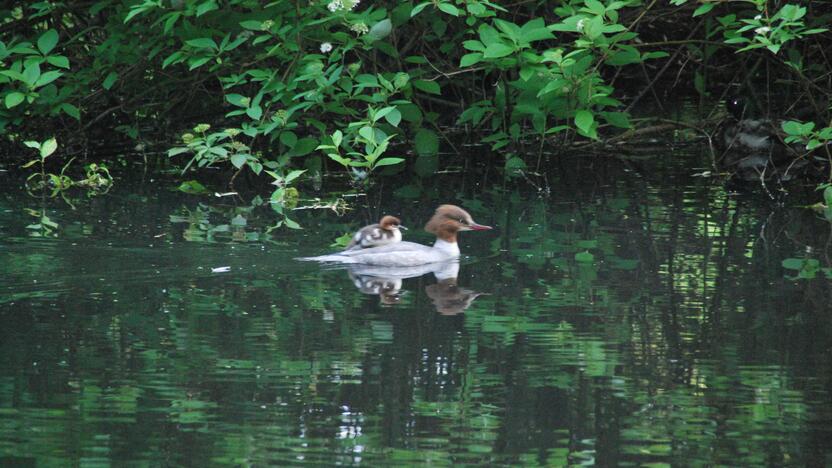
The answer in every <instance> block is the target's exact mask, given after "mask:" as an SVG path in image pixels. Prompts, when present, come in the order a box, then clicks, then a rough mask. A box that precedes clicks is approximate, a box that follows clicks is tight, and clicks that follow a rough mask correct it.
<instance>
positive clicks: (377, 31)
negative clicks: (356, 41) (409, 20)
mask: <svg viewBox="0 0 832 468" xmlns="http://www.w3.org/2000/svg"><path fill="white" fill-rule="evenodd" d="M392 31H393V23H392V22H391V21H390V19H389V18H385V19H383V20H381V21H379V22H378V23H376V24H374V25H373V27H372V28H370V31H369V32H368V33H367V36H369V37H370V38H371V39H373V40H376V41H378V40H380V39H384V38H385V37H387V36H389V35H390V33H391V32H392Z"/></svg>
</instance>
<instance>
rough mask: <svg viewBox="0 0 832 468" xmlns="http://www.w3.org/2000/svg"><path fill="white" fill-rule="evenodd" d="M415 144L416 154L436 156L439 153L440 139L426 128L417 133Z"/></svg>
mask: <svg viewBox="0 0 832 468" xmlns="http://www.w3.org/2000/svg"><path fill="white" fill-rule="evenodd" d="M414 144H415V146H416V152H417V153H418V154H420V155H431V154H436V153H437V152H438V151H439V137H438V136H436V133H434V132H433V131H432V130H428V129H426V128H422V129H420V130H419V131H418V132H416V137H415V138H414Z"/></svg>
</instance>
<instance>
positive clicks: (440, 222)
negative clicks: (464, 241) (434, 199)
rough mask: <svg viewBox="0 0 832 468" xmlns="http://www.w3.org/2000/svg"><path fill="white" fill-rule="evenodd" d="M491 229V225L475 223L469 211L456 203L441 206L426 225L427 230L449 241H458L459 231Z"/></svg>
mask: <svg viewBox="0 0 832 468" xmlns="http://www.w3.org/2000/svg"><path fill="white" fill-rule="evenodd" d="M489 229H491V226H484V225H482V224H477V223H475V222H474V220H473V218H471V215H470V214H468V212H467V211H465V210H463V209H462V208H460V207H458V206H456V205H442V206H440V207H439V208H437V209H436V212H435V213H434V214H433V217H432V218H430V221H428V223H427V224H426V225H425V231H427V232H429V233H431V234H434V235H435V236H436V237H438V238H440V239H442V240H444V241H448V242H456V233H457V232H459V231H487V230H489Z"/></svg>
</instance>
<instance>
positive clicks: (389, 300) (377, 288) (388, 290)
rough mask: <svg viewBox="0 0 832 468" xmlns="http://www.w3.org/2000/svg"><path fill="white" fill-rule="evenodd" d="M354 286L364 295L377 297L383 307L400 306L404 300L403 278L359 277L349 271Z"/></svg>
mask: <svg viewBox="0 0 832 468" xmlns="http://www.w3.org/2000/svg"><path fill="white" fill-rule="evenodd" d="M347 275H349V277H350V279H351V280H352V284H354V285H355V287H356V288H358V290H359V291H361V292H362V293H364V294H370V295H376V296H378V297H379V300H380V301H381V303H382V305H393V304H398V303H399V302H401V300H402V292H401V289H402V279H401V278H380V277H377V276H369V275H359V274H356V273H355V272H353V271H347Z"/></svg>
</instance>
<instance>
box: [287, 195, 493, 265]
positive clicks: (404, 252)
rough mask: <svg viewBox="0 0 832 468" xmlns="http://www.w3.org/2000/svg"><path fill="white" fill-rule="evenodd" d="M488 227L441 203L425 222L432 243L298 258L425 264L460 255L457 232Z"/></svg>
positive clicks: (320, 260)
mask: <svg viewBox="0 0 832 468" xmlns="http://www.w3.org/2000/svg"><path fill="white" fill-rule="evenodd" d="M489 229H491V226H484V225H482V224H477V223H475V222H474V220H473V219H472V218H471V215H470V214H468V212H467V211H465V210H463V209H462V208H460V207H458V206H455V205H442V206H440V207H439V208H437V209H436V212H435V213H434V214H433V217H432V218H431V219H430V221H428V223H427V224H426V225H425V231H427V232H430V233H432V234H434V235H436V242H434V244H433V246H431V247H428V246H427V245H422V244H417V243H415V242H407V241H402V242H395V243H393V244H387V245H382V246H380V247H373V248H371V249H358V250H344V251H341V252H338V253H334V254H331V255H321V256H319V257H305V258H299V260H311V261H317V262H334V263H343V264H362V265H378V266H388V267H407V266H418V265H426V264H428V263H436V262H441V261H444V260H449V259H452V258H457V257H459V246H458V245H457V243H456V236H457V233H458V232H459V231H486V230H489Z"/></svg>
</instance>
